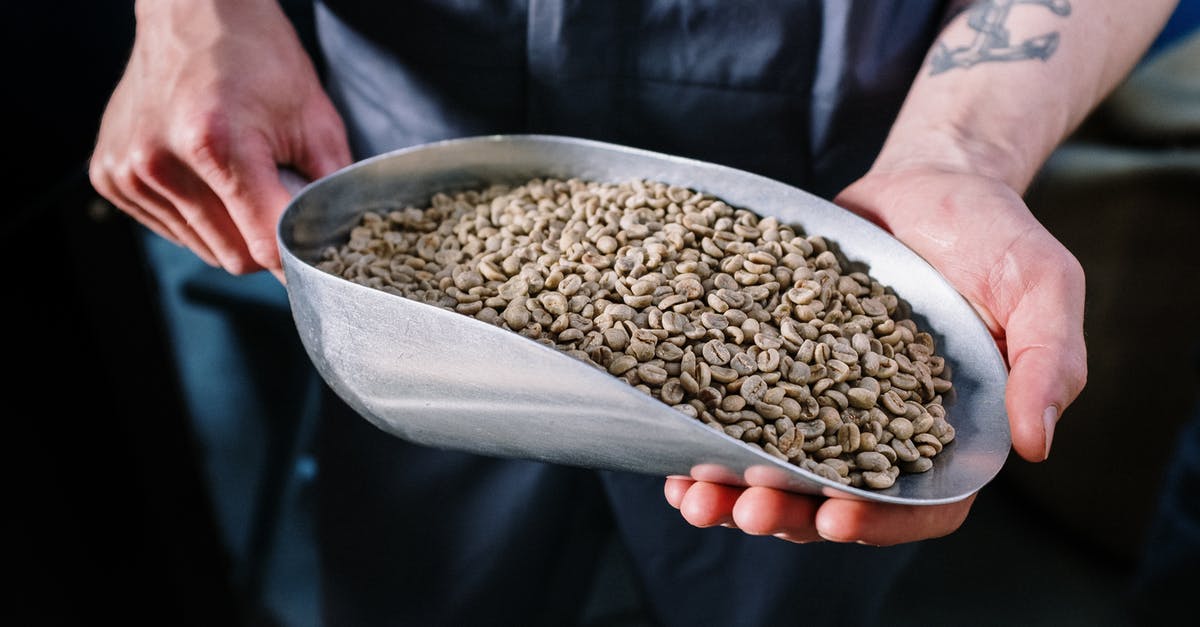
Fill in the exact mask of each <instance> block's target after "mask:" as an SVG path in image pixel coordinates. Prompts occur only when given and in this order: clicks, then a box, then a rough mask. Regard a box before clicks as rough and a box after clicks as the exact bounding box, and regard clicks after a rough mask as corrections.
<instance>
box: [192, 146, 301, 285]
mask: <svg viewBox="0 0 1200 627" xmlns="http://www.w3.org/2000/svg"><path fill="white" fill-rule="evenodd" d="M198 172H199V173H200V175H201V177H202V179H203V180H204V182H205V183H206V184H208V185H209V187H211V188H212V190H213V191H215V192H216V193H217V195H218V196H219V197H220V198H221V199H222V201H223V202H224V204H225V206H226V207H227V208H228V209H229V214H228V215H229V217H230V218H231V219H232V221H233V224H234V225H235V226H236V227H237V230H238V232H239V233H241V237H242V241H244V242H245V246H246V249H247V250H248V251H249V253H250V257H251V258H252V259H253V260H254V262H255V263H256V264H257V265H259V266H261V267H263V268H266V269H268V270H279V269H280V268H282V265H281V263H280V260H279V248H278V244H277V241H276V236H275V227H276V224H277V223H278V221H279V215H280V214H281V213H283V209H284V207H286V206H287V203H288V201H290V200H291V198H292V195H291V194H290V193H288V191H287V188H285V187H284V186H283V183H281V182H280V181H279V169H278V166H276V164H275V159H274V157H273V156H272V155H271V152H270V149H269V147H268V146H267V145H266V144H265V143H264V142H259V141H247V142H244V143H242V144H239V145H238V147H237V148H236V149H235V150H234V151H232V152H231V153H230V160H229V167H228V169H227V171H224V172H219V173H218V172H217V171H216V170H214V169H213V168H207V169H201V170H199V171H198Z"/></svg>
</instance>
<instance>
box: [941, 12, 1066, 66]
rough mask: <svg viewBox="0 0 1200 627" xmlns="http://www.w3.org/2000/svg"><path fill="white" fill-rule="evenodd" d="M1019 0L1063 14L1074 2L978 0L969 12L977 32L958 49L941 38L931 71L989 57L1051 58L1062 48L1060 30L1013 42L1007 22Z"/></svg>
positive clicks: (971, 24)
mask: <svg viewBox="0 0 1200 627" xmlns="http://www.w3.org/2000/svg"><path fill="white" fill-rule="evenodd" d="M1017 4H1040V5H1042V6H1044V7H1046V8H1047V9H1050V11H1052V12H1053V13H1054V14H1055V15H1058V16H1062V17H1066V16H1068V15H1070V14H1071V5H1070V3H1069V2H1067V0H988V1H986V2H979V3H976V4H975V5H974V7H972V8H971V9H970V13H968V14H967V26H970V27H971V28H972V29H973V30H974V31H975V32H976V34H975V39H974V40H972V41H971V43H970V44H968V45H966V46H962V47H960V48H954V49H950V48H948V47H947V46H946V44H944V43H942V42H940V41H939V42H938V43H937V45H936V46H935V47H934V50H933V54H932V55H931V56H930V59H929V66H930V71H929V75H930V76H934V75H936V74H941V73H942V72H946V71H948V70H952V69H954V68H956V67H961V68H969V67H971V66H973V65H975V64H977V63H987V62H989V61H1020V60H1022V59H1041V60H1043V61H1045V60H1046V59H1049V58H1050V55H1053V54H1054V51H1055V50H1056V49H1057V48H1058V33H1057V32H1054V33H1046V34H1045V35H1040V36H1038V37H1032V38H1030V39H1026V40H1025V41H1022V42H1020V43H1017V44H1015V45H1013V44H1010V43H1009V33H1008V29H1007V28H1005V25H1004V24H1005V22H1007V21H1008V14H1009V11H1011V10H1012V8H1013V5H1017Z"/></svg>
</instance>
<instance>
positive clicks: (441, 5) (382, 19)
mask: <svg viewBox="0 0 1200 627" xmlns="http://www.w3.org/2000/svg"><path fill="white" fill-rule="evenodd" d="M945 4H946V3H944V2H935V1H928V0H924V1H910V2H873V1H855V0H826V1H818V0H754V1H744V2H743V1H739V2H728V1H725V0H703V1H696V0H657V1H654V2H651V1H642V2H629V1H621V2H580V1H575V2H572V1H568V0H527V1H520V0H509V1H497V0H491V1H487V0H457V1H454V2H446V1H437V2H434V1H432V0H418V1H406V2H395V3H384V2H377V1H375V0H328V1H327V2H325V3H324V5H325V7H327V8H323V7H320V6H318V14H317V28H318V38H319V40H320V45H321V49H322V52H323V53H324V55H325V61H326V66H327V67H328V68H329V71H330V78H329V84H328V88H329V90H330V92H331V94H332V96H333V97H334V99H335V102H336V103H337V104H338V106H339V107H340V108H341V110H342V111H343V112H344V114H345V116H346V117H347V123H348V125H349V131H350V136H351V143H352V146H353V148H354V150H355V152H356V153H357V154H358V155H363V156H365V155H371V154H378V153H381V152H386V151H388V150H392V149H395V148H401V147H404V146H409V145H413V144H418V143H423V142H427V141H432V140H439V139H447V138H451V137H462V136H469V135H487V134H493V133H517V132H523V133H548V134H562V135H572V136H578V137H585V138H589V139H598V140H602V141H611V142H615V143H619V144H625V145H630V146H635V147H638V148H645V149H649V150H658V151H661V152H667V153H671V154H678V155H682V156H686V157H692V158H697V159H703V160H706V161H714V162H718V163H722V164H724V165H729V166H733V167H737V168H741V169H744V170H749V171H752V172H756V173H758V174H763V175H765V176H769V177H772V178H775V179H778V180H781V181H784V182H787V183H791V184H793V185H796V186H798V187H802V188H804V189H807V190H809V191H812V192H814V193H816V194H818V195H822V196H825V197H829V196H832V195H834V194H836V193H837V192H838V191H840V190H841V188H843V187H845V186H846V185H847V184H849V183H850V182H851V181H852V180H853V179H854V178H856V177H857V176H859V175H861V174H862V173H863V172H864V171H866V169H867V168H868V167H869V166H870V163H871V161H872V160H873V159H874V157H875V154H876V153H877V152H878V150H879V147H880V146H881V145H882V143H883V139H884V137H885V135H886V133H887V130H888V128H889V127H890V126H891V123H892V121H893V120H894V119H895V116H896V113H897V111H899V108H900V103H901V101H902V100H903V98H904V96H905V94H906V93H907V91H908V87H909V85H911V83H912V80H913V78H914V77H915V76H916V72H917V68H918V67H919V66H920V64H921V62H922V59H923V58H924V55H925V52H926V51H927V50H928V49H929V46H930V45H931V43H932V41H933V39H934V37H935V35H936V31H937V29H938V27H939V26H940V23H941V18H942V14H943V12H944V10H945V6H944V5H945Z"/></svg>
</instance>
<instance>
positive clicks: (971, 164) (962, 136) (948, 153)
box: [871, 124, 1042, 193]
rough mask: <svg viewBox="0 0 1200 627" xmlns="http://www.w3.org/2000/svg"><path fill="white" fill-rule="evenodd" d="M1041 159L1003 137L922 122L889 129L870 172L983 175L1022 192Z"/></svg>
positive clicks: (950, 125) (949, 125)
mask: <svg viewBox="0 0 1200 627" xmlns="http://www.w3.org/2000/svg"><path fill="white" fill-rule="evenodd" d="M1041 161H1042V159H1041V158H1032V159H1031V158H1030V157H1029V156H1028V154H1027V151H1025V150H1022V149H1021V148H1019V147H1018V146H1015V145H1013V144H1011V143H1009V142H1006V141H1003V138H993V137H981V136H980V135H978V134H977V133H973V132H971V131H969V130H968V129H967V128H966V127H964V126H963V125H957V124H946V125H941V126H938V125H922V126H911V127H897V128H894V129H892V132H891V134H889V136H888V139H887V141H886V142H885V143H884V146H883V148H882V149H881V150H880V152H879V156H878V157H876V159H875V162H874V163H873V164H872V166H871V171H872V172H875V173H892V172H902V171H911V170H936V171H942V172H950V173H955V174H967V175H974V176H982V177H986V178H989V179H995V180H998V181H1001V182H1003V183H1005V184H1006V185H1007V186H1008V187H1010V188H1012V189H1014V190H1016V191H1017V192H1019V193H1023V192H1024V190H1025V188H1026V187H1028V185H1029V183H1030V182H1031V181H1032V180H1033V177H1034V175H1035V174H1036V173H1037V168H1038V167H1039V165H1038V164H1040V163H1041Z"/></svg>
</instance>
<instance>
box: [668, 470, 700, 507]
mask: <svg viewBox="0 0 1200 627" xmlns="http://www.w3.org/2000/svg"><path fill="white" fill-rule="evenodd" d="M694 483H696V482H695V481H692V480H691V479H689V478H687V477H677V476H671V477H667V481H666V483H664V484H663V495H664V496H666V497H667V503H670V504H671V507H674V508H675V509H679V506H680V504H682V503H683V495H684V494H687V491H688V488H690V487H692V484H694Z"/></svg>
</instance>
